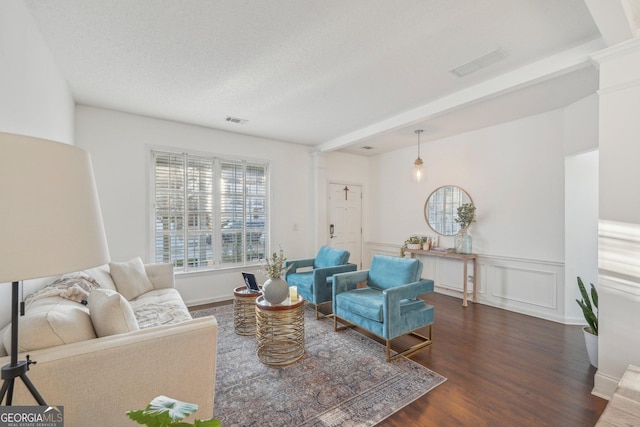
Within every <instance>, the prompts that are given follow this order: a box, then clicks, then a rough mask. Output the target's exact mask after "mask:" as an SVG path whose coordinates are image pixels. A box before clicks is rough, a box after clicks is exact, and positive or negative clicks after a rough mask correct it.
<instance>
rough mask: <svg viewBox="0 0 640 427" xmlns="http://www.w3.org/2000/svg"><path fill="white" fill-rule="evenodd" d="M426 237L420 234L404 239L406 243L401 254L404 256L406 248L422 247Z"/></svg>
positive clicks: (401, 249)
mask: <svg viewBox="0 0 640 427" xmlns="http://www.w3.org/2000/svg"><path fill="white" fill-rule="evenodd" d="M425 241H426V239H425V238H424V237H419V236H411V237H409V238H408V239H407V240H405V241H404V245H402V247H401V248H400V256H401V257H404V251H405V249H422V245H423V244H424V242H425Z"/></svg>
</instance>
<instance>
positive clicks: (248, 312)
mask: <svg viewBox="0 0 640 427" xmlns="http://www.w3.org/2000/svg"><path fill="white" fill-rule="evenodd" d="M260 295H261V293H260V292H252V291H250V290H249V289H248V288H247V287H246V286H238V287H237V288H235V289H234V290H233V330H234V332H235V333H236V334H238V335H255V334H256V298H258V297H259V296H260Z"/></svg>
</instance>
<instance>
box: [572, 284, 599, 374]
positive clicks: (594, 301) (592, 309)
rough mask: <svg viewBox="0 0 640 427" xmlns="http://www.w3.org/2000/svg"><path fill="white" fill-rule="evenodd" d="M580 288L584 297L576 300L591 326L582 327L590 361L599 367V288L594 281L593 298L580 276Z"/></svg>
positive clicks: (595, 366) (592, 287)
mask: <svg viewBox="0 0 640 427" xmlns="http://www.w3.org/2000/svg"><path fill="white" fill-rule="evenodd" d="M578 288H579V289H580V294H581V295H582V299H581V300H579V299H576V302H577V303H578V305H579V306H580V308H581V309H582V313H583V314H584V319H585V320H586V321H587V324H588V325H589V326H585V327H584V328H582V330H583V331H584V342H585V344H586V346H587V354H588V355H589V362H591V365H592V366H593V367H594V368H597V367H598V290H597V289H596V287H595V286H593V283H591V299H589V294H588V293H587V289H586V288H585V286H584V283H582V279H581V278H580V277H578Z"/></svg>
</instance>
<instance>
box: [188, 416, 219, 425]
mask: <svg viewBox="0 0 640 427" xmlns="http://www.w3.org/2000/svg"><path fill="white" fill-rule="evenodd" d="M193 426H194V427H222V423H221V422H220V420H216V419H215V418H211V419H209V420H196V422H195V423H193Z"/></svg>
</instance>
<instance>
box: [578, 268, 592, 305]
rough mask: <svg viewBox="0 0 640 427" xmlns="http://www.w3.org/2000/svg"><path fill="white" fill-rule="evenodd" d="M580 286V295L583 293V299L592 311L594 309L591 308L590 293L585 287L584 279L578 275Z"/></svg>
mask: <svg viewBox="0 0 640 427" xmlns="http://www.w3.org/2000/svg"><path fill="white" fill-rule="evenodd" d="M578 288H579V289H580V295H582V301H583V302H584V304H585V305H586V306H587V307H588V308H589V310H590V311H593V308H591V301H589V294H588V293H587V290H586V289H585V287H584V283H582V279H581V278H580V276H578Z"/></svg>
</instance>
